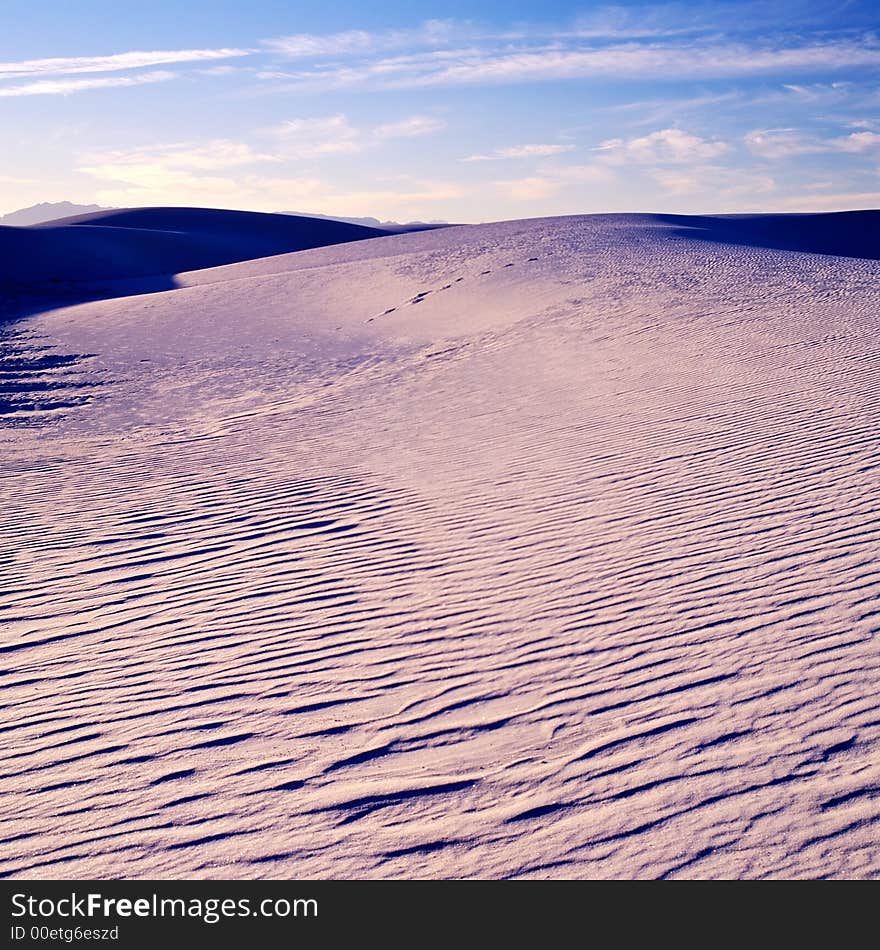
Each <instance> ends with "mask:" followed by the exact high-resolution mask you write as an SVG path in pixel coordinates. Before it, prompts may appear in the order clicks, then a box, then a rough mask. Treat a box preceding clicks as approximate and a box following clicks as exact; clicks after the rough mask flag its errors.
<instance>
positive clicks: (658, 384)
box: [0, 215, 880, 879]
mask: <svg viewBox="0 0 880 950" xmlns="http://www.w3.org/2000/svg"><path fill="white" fill-rule="evenodd" d="M716 220H717V219H713V221H716ZM804 220H805V219H800V220H799V222H798V224H799V226H803V225H804ZM863 220H867V219H864V217H863V216H861V215H855V216H851V217H850V216H840V217H831V216H827V217H826V216H822V217H818V216H817V217H815V218H811V219H810V221H807V222H806V225H805V227H806V230H803V229H802V230H801V231H800V232H799V233H800V234H801V240H803V235H804V234H807V235H808V236H809V235H810V234H812V237H810V241H811V242H812V243H811V245H810V246H811V248H812V250H813V251H815V249H816V247H817V246H819V245H822V246H831V245H829V244H823V241H826V240H830V239H831V238H833V237H834V233H829V234H826V235H825V236H824V238H823V235H822V222H823V221H826V222H827V221H830V222H831V225H832V232H834V229H835V228H837V227H838V225H839V226H840V227H839V232H838V233H840V234H844V235H845V234H857V233H859V232H858V228H857V225H858V224H859V222H860V221H863ZM686 222H687V224H688V226H687V227H686V228H684V227H682V223H681V221H680V219H679V220H676V221H672V222H667V221H664V220H661V219H660V218H658V217H657V216H651V215H641V216H639V215H618V216H601V215H597V216H583V217H568V218H548V219H541V220H534V221H511V222H505V223H501V224H491V225H480V226H473V227H461V228H447V229H442V230H437V231H429V232H420V233H413V234H404V235H397V236H391V237H384V238H382V240H381V241H379V240H377V241H359V242H356V243H349V244H342V245H336V246H333V247H322V248H315V249H311V250H305V251H301V252H298V253H292V254H286V255H281V256H276V257H272V258H265V259H260V260H253V261H247V262H241V263H236V264H229V265H225V266H222V267H217V268H212V269H206V270H199V271H194V272H190V273H182V274H178V275H177V277H176V278H175V283H176V289H174V290H169V291H163V292H155V293H142V294H139V295H138V294H134V295H130V296H127V297H118V298H116V299H104V300H100V301H92V302H89V303H82V304H80V305H77V306H70V307H65V308H59V309H56V310H53V311H51V312H43V313H41V314H39V315H38V316H31V317H29V318H28V319H22V320H20V321H19V322H18V323H16V324H14V325H11V326H8V327H7V328H6V329H5V330H4V331H3V332H2V336H0V346H2V350H0V356H2V363H0V373H2V375H0V410H2V412H0V455H2V459H3V465H2V467H0V564H2V565H3V570H2V572H0V631H2V633H0V659H2V676H0V703H2V708H3V713H2V717H0V737H2V740H0V841H2V843H3V847H2V848H0V875H3V876H7V877H23V878H41V877H47V878H65V879H71V878H93V877H101V878H146V879H149V878H166V877H167V878H173V877H202V878H210V879H218V878H226V877H231V878H245V879H247V878H253V877H268V878H282V879H291V878H322V877H327V878H337V877H429V878H433V877H454V878H455V877H492V878H495V877H517V878H529V877H652V878H655V877H750V878H752V877H754V878H759V877H865V878H868V877H877V876H878V875H880V848H878V829H880V709H878V696H880V427H878V424H877V423H878V418H880V281H878V278H880V263H878V262H877V261H876V260H874V259H871V258H870V256H869V255H867V254H866V253H865V251H866V249H870V246H871V245H870V239H871V236H870V234H868V235H867V239H866V240H867V241H868V243H867V244H866V245H865V246H862V247H859V246H857V245H856V244H855V243H853V242H851V243H850V244H848V245H847V247H848V249H849V250H850V251H853V250H855V251H859V252H860V253H857V254H854V255H851V256H828V255H822V254H818V253H805V252H804V251H803V250H797V251H793V250H785V249H781V248H778V247H768V246H767V244H768V243H769V241H770V240H771V238H772V240H776V239H777V237H778V234H777V233H776V232H773V228H774V227H776V225H774V224H773V223H772V222H771V223H770V227H769V231H768V230H767V229H766V228H765V229H764V231H763V232H762V234H760V235H755V234H753V236H752V239H750V242H746V241H744V240H743V239H742V238H743V232H742V231H740V232H738V233H737V234H736V235H734V237H735V238H737V239H736V240H733V239H731V240H728V241H722V240H720V239H714V240H711V241H707V240H705V239H704V235H701V232H702V231H706V230H711V231H713V233H715V234H716V238H717V235H718V232H719V231H720V229H722V228H724V227H728V225H727V224H721V225H716V224H715V223H713V222H708V223H707V222H705V221H704V222H702V224H707V225H708V226H707V227H702V226H694V224H695V222H694V221H693V220H692V219H686ZM697 224H698V225H699V224H700V222H697ZM758 224H760V222H759V223H758ZM737 226H739V227H747V228H748V227H752V225H751V224H748V223H747V224H746V225H729V227H732V228H735V227H737ZM754 226H755V227H757V226H758V225H754ZM786 227H788V225H786ZM811 228H812V229H813V230H812V231H810V229H811ZM713 229H714V230H713ZM69 230H70V231H76V232H77V233H85V232H87V231H89V230H98V231H100V230H101V229H100V228H97V229H90V228H78V227H72V228H70V229H69ZM770 232H773V233H770ZM861 233H862V235H863V237H864V236H865V232H861ZM768 234H769V236H768ZM762 242H763V243H762ZM833 246H836V247H838V249H839V248H840V247H841V245H839V244H838V245H833ZM132 283H134V282H132ZM129 293H131V290H129ZM4 400H5V403H4Z"/></svg>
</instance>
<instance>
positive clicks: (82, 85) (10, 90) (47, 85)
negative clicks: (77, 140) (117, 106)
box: [0, 70, 177, 96]
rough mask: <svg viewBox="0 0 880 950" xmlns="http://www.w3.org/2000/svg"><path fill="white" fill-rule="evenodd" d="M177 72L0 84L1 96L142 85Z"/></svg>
mask: <svg viewBox="0 0 880 950" xmlns="http://www.w3.org/2000/svg"><path fill="white" fill-rule="evenodd" d="M176 76H177V73H171V72H167V71H166V70H157V71H156V72H152V73H139V74H138V75H136V76H106V77H103V78H101V79H40V80H38V81H37V82H29V83H23V84H21V85H18V86H0V96H67V95H70V94H71V93H74V92H84V91H86V90H87V89H109V88H113V87H119V86H142V85H144V83H151V82H167V81H168V80H169V79H174V78H175V77H176Z"/></svg>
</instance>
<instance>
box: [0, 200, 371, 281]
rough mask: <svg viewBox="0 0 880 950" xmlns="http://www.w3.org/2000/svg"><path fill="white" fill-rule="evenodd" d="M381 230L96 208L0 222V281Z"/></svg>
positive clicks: (193, 264)
mask: <svg viewBox="0 0 880 950" xmlns="http://www.w3.org/2000/svg"><path fill="white" fill-rule="evenodd" d="M385 233H386V232H385V231H382V230H380V229H378V228H368V227H363V226H361V225H356V224H347V223H344V222H338V221H330V220H325V219H320V218H304V217H295V216H293V215H283V214H260V213H257V212H245V211H214V210H210V209H205V208H134V209H122V210H118V211H101V212H94V213H91V214H84V215H76V216H74V217H71V218H64V219H62V220H61V221H53V222H52V223H51V224H46V225H34V226H33V227H28V228H7V227H0V285H2V284H7V285H20V284H45V283H47V282H60V281H73V282H88V281H95V280H118V279H120V278H128V277H148V276H154V275H160V274H176V273H179V272H180V271H189V270H197V269H199V268H203V267H216V266H217V265H220V264H230V263H232V262H234V261H244V260H252V259H254V258H260V257H268V256H271V255H275V254H285V253H289V252H291V251H301V250H304V249H306V248H312V247H323V246H326V245H328V244H341V243H344V242H347V241H360V240H363V239H364V238H371V237H379V236H381V235H383V234H385Z"/></svg>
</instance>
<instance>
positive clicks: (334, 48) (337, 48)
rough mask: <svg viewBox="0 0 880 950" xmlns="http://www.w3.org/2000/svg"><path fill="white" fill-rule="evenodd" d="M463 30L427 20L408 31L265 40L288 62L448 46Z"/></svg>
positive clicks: (301, 35) (446, 22)
mask: <svg viewBox="0 0 880 950" xmlns="http://www.w3.org/2000/svg"><path fill="white" fill-rule="evenodd" d="M463 29H464V27H463V25H461V24H456V23H455V22H454V21H452V20H428V21H426V22H425V23H423V24H421V26H418V27H414V28H412V29H408V30H383V31H375V32H370V31H368V30H346V31H345V32H342V33H324V34H316V33H295V34H293V35H291V36H282V37H279V38H277V39H272V40H266V41H265V44H264V45H265V46H266V48H267V49H269V50H271V51H273V52H275V53H279V54H281V55H282V56H284V57H286V58H289V59H318V58H321V57H325V56H342V55H345V54H349V53H373V52H377V51H381V50H392V49H412V48H415V47H419V46H436V45H440V44H445V43H448V42H449V41H450V39H451V38H452V37H453V36H456V35H460V34H461V32H462V31H463Z"/></svg>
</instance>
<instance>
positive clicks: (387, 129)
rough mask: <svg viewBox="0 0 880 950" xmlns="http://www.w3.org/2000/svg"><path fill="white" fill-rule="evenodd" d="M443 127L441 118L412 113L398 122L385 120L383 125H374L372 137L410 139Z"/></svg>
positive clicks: (444, 124)
mask: <svg viewBox="0 0 880 950" xmlns="http://www.w3.org/2000/svg"><path fill="white" fill-rule="evenodd" d="M444 128H446V123H445V122H444V121H443V120H442V119H437V118H434V117H433V116H427V115H414V116H410V118H408V119H401V121H400V122H387V123H385V124H384V125H378V126H376V128H375V129H374V130H373V137H374V138H375V139H378V140H383V139H412V138H417V137H418V136H420V135H430V134H431V133H432V132H439V131H440V130H441V129H444Z"/></svg>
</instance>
